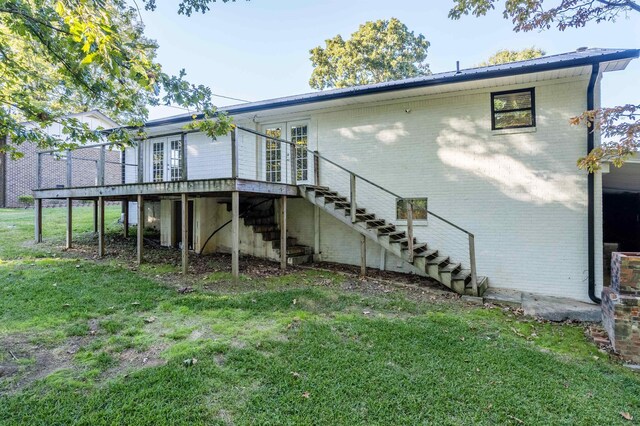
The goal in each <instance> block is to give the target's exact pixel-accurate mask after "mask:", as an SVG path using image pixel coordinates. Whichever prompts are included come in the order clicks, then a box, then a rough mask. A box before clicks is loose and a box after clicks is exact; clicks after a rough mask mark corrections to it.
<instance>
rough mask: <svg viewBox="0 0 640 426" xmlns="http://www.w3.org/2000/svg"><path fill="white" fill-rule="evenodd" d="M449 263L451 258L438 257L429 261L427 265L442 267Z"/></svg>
mask: <svg viewBox="0 0 640 426" xmlns="http://www.w3.org/2000/svg"><path fill="white" fill-rule="evenodd" d="M448 261H449V256H438V257H434V258H433V259H429V260H427V265H438V266H439V265H442V264H443V263H447V262H448Z"/></svg>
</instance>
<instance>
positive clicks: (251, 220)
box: [244, 217, 276, 226]
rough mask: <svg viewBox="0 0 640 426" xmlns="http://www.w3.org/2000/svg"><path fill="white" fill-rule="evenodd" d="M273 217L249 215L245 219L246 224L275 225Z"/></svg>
mask: <svg viewBox="0 0 640 426" xmlns="http://www.w3.org/2000/svg"><path fill="white" fill-rule="evenodd" d="M275 223H276V222H275V219H274V218H273V217H247V218H245V219H244V224H245V225H252V226H253V225H273V224H275Z"/></svg>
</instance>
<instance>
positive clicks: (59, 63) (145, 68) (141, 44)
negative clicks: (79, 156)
mask: <svg viewBox="0 0 640 426" xmlns="http://www.w3.org/2000/svg"><path fill="white" fill-rule="evenodd" d="M223 1H224V2H227V1H229V0H223ZM209 3H210V1H207V0H184V1H182V2H180V3H179V5H178V6H179V8H180V9H179V10H181V11H182V13H186V14H189V13H191V12H192V11H194V10H197V11H203V12H204V11H205V10H208V9H204V8H205V7H207V5H208V4H209ZM145 4H146V7H148V8H153V7H155V2H154V1H153V0H145ZM157 48H158V46H157V44H156V43H155V42H154V41H153V40H150V39H148V38H147V37H145V35H144V25H143V23H142V20H141V18H140V14H139V11H138V10H137V8H136V7H135V6H131V5H130V4H129V3H128V2H127V1H126V0H5V1H2V2H0V75H1V76H2V78H1V79H0V138H4V137H8V141H9V142H8V144H7V145H6V146H4V147H3V148H2V149H3V150H5V151H7V152H9V153H10V154H11V155H12V156H13V157H19V156H20V155H21V153H20V149H19V148H20V145H21V144H22V143H24V142H26V141H32V142H35V143H36V144H37V145H38V146H39V147H40V148H47V147H49V148H50V147H54V148H61V149H62V148H67V147H70V144H69V142H67V140H73V141H74V142H75V143H86V142H91V141H98V140H99V138H100V135H99V133H98V132H97V131H91V130H90V129H89V127H88V125H86V124H83V123H80V122H79V121H78V120H77V119H74V118H68V117H65V116H66V115H67V114H69V113H72V112H80V111H86V110H89V109H94V108H98V109H100V110H102V111H103V112H104V113H106V114H107V115H110V116H111V117H113V118H114V119H115V120H116V121H119V122H120V123H122V124H127V125H130V126H132V128H136V127H138V126H141V125H142V124H143V123H144V121H145V120H146V118H147V115H148V109H147V108H148V106H149V105H158V104H161V103H164V104H175V105H181V106H184V107H189V108H193V109H197V110H199V111H202V112H204V113H205V117H208V118H212V117H214V115H216V109H215V107H214V105H213V104H212V102H211V91H210V89H209V88H207V87H205V86H202V85H193V84H190V83H189V82H188V81H187V80H186V79H185V72H184V70H183V71H181V72H180V73H179V75H177V76H172V75H169V74H167V73H165V72H163V70H162V67H161V65H160V64H159V63H157V62H156V61H155V58H156V51H157ZM205 121H207V120H205ZM208 121H209V122H208V123H205V122H203V123H198V124H194V126H204V127H205V129H206V131H207V133H209V134H210V135H212V136H213V135H215V134H222V133H226V132H227V131H228V128H229V126H230V121H229V119H228V118H226V117H223V116H219V117H218V116H217V118H216V120H208ZM25 122H30V124H28V125H27V124H25ZM53 123H60V124H61V125H62V133H63V135H62V136H61V137H56V136H51V135H49V134H47V133H46V132H45V128H46V127H47V126H49V125H51V124H53ZM134 137H135V135H134V134H133V133H132V132H127V131H123V130H121V131H115V132H112V133H111V134H109V136H108V138H109V140H110V141H113V142H116V143H121V144H128V143H131V142H132V141H133V139H134Z"/></svg>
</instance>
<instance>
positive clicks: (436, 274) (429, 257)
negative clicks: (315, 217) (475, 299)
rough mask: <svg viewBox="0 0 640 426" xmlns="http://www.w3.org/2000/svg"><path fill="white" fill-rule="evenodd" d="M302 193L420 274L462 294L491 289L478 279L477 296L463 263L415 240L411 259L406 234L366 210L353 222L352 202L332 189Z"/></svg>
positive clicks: (307, 187)
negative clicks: (411, 258)
mask: <svg viewBox="0 0 640 426" xmlns="http://www.w3.org/2000/svg"><path fill="white" fill-rule="evenodd" d="M300 193H301V196H303V197H304V198H305V199H306V200H308V201H309V202H310V203H312V204H314V205H316V206H318V207H320V208H321V209H322V210H324V211H325V212H327V213H328V214H329V215H331V216H333V217H334V218H336V219H338V220H339V221H341V222H342V223H344V224H346V225H347V226H349V227H350V228H352V229H354V230H356V231H357V232H359V233H360V234H362V235H364V236H366V237H368V238H369V239H371V240H373V241H376V242H377V243H378V244H380V245H381V246H382V247H384V248H385V249H386V250H388V251H389V252H391V253H393V254H395V255H396V256H398V257H400V258H401V259H403V260H404V261H405V262H408V263H409V264H411V265H412V266H413V267H414V268H415V269H416V270H417V271H416V272H417V273H419V274H420V275H424V276H428V277H430V278H433V279H434V280H436V281H438V282H440V283H442V284H443V285H444V286H446V287H448V288H450V289H451V290H453V291H455V292H456V293H458V294H466V295H472V296H482V294H484V292H485V290H486V289H487V287H488V286H489V279H488V278H487V277H477V289H478V293H477V294H475V292H474V290H473V288H472V286H471V271H470V270H468V269H463V266H462V265H461V264H460V263H457V262H455V261H454V260H452V259H450V258H449V256H447V255H446V254H444V253H440V252H439V251H438V250H437V249H435V248H432V247H430V246H429V245H428V244H427V243H424V242H418V241H417V240H416V239H415V238H414V244H413V253H414V254H413V260H410V256H409V244H408V243H409V240H408V238H407V235H406V233H405V232H404V231H399V230H397V229H396V226H395V225H393V224H392V223H388V222H387V221H386V220H384V219H381V218H377V217H376V216H375V215H374V214H372V213H369V212H367V211H366V210H365V209H362V208H357V210H356V221H355V222H351V205H350V203H349V200H348V199H347V198H346V197H343V196H340V194H338V193H337V192H335V191H332V190H331V189H330V188H328V187H323V186H311V185H301V186H300Z"/></svg>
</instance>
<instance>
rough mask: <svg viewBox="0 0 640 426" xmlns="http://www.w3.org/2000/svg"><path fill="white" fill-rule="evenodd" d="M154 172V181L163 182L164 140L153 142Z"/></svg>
mask: <svg viewBox="0 0 640 426" xmlns="http://www.w3.org/2000/svg"><path fill="white" fill-rule="evenodd" d="M152 173H153V175H152V180H153V181H154V182H162V181H163V180H164V142H154V143H153V154H152Z"/></svg>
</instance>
